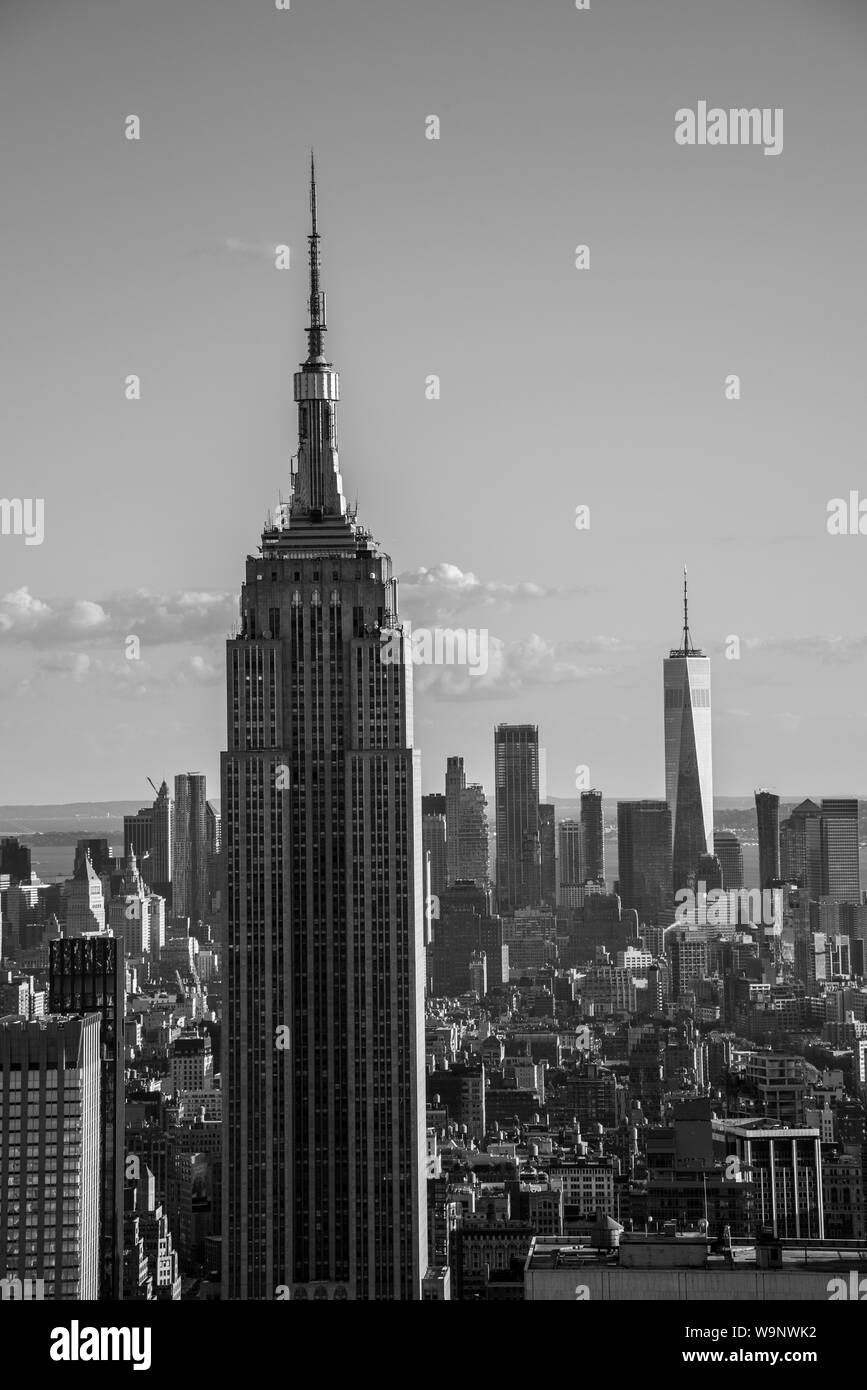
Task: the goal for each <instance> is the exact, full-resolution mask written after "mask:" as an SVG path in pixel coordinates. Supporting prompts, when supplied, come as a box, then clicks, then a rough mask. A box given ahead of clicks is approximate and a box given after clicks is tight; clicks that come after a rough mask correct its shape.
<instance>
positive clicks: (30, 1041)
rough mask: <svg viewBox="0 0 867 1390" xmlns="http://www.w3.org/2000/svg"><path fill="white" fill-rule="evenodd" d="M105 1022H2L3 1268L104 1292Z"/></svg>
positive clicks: (67, 1292)
mask: <svg viewBox="0 0 867 1390" xmlns="http://www.w3.org/2000/svg"><path fill="white" fill-rule="evenodd" d="M99 1033H100V1020H99V1018H98V1017H97V1016H96V1015H95V1014H89V1015H88V1016H86V1017H83V1018H67V1017H58V1016H52V1017H47V1018H40V1019H35V1020H31V1021H25V1020H24V1019H20V1018H5V1019H0V1193H2V1196H0V1268H2V1269H3V1271H4V1274H5V1276H6V1277H7V1278H12V1279H20V1280H21V1281H22V1282H23V1281H25V1280H42V1281H43V1289H44V1297H45V1298H46V1299H58V1300H64V1301H66V1302H72V1301H77V1300H87V1301H91V1300H94V1299H97V1298H99V1296H100V1226H99V1221H100V1147H101V1127H100V1069H101V1068H100V1040H99Z"/></svg>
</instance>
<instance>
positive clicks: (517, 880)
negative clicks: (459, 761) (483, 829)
mask: <svg viewBox="0 0 867 1390" xmlns="http://www.w3.org/2000/svg"><path fill="white" fill-rule="evenodd" d="M494 775H495V778H496V818H497V911H498V912H502V913H510V912H514V911H515V909H516V908H519V907H538V906H539V903H540V902H541V893H542V883H541V877H542V873H541V870H542V863H541V846H540V842H539V730H538V728H537V727H536V725H535V724H498V725H497V727H496V729H495V730H494Z"/></svg>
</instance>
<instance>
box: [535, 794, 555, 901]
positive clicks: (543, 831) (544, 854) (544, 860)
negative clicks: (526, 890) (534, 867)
mask: <svg viewBox="0 0 867 1390" xmlns="http://www.w3.org/2000/svg"><path fill="white" fill-rule="evenodd" d="M539 852H540V854H541V865H540V875H541V879H540V883H541V893H542V903H543V905H544V906H545V907H551V908H553V907H556V905H557V839H556V832H555V829H554V807H553V806H552V805H551V804H550V803H548V802H542V803H541V804H540V806H539Z"/></svg>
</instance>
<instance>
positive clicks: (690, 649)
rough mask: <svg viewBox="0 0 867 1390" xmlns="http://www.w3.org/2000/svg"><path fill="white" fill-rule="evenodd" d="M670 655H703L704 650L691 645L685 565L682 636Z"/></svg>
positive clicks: (684, 569) (684, 568)
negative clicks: (678, 644)
mask: <svg viewBox="0 0 867 1390" xmlns="http://www.w3.org/2000/svg"><path fill="white" fill-rule="evenodd" d="M669 655H670V656H704V652H701V651H699V649H698V648H697V647H694V646H693V645H692V637H691V636H690V632H689V599H688V596H687V588H686V565H684V567H683V638H682V641H681V644H680V646H679V647H673V648H672V649H671V652H670V653H669Z"/></svg>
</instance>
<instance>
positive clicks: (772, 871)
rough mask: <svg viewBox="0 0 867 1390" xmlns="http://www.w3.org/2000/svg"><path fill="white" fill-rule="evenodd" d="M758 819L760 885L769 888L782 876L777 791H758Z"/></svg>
mask: <svg viewBox="0 0 867 1390" xmlns="http://www.w3.org/2000/svg"><path fill="white" fill-rule="evenodd" d="M756 821H757V824H758V827H759V887H760V888H767V887H768V884H770V883H776V882H778V881H779V878H780V798H779V797H778V796H777V794H776V792H766V791H762V790H761V789H760V790H758V791H757V792H756Z"/></svg>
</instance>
